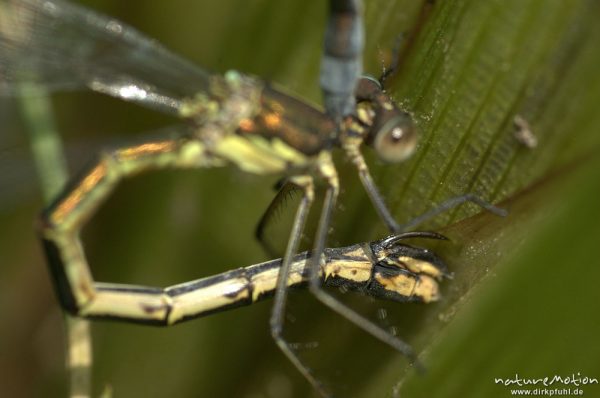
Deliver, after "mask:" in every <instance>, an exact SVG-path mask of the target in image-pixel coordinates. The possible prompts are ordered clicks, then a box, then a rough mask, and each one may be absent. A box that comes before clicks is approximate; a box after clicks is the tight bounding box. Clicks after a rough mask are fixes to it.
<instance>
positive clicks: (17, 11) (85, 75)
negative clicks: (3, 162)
mask: <svg viewBox="0 0 600 398" xmlns="http://www.w3.org/2000/svg"><path fill="white" fill-rule="evenodd" d="M208 76H209V75H208V73H206V72H204V71H202V70H200V69H199V68H197V67H196V66H194V65H193V64H191V63H190V62H188V61H186V60H185V59H183V58H181V57H179V56H177V55H175V54H173V53H171V52H170V51H168V50H166V49H165V48H164V47H162V46H161V45H160V44H159V43H157V42H156V41H155V40H152V39H149V38H148V37H146V36H144V35H142V34H141V33H139V32H138V31H136V30H135V29H133V28H132V27H130V26H127V25H125V24H123V23H122V22H120V21H117V20H115V19H112V18H110V17H107V16H104V15H101V14H98V13H96V12H94V11H92V10H89V9H86V8H83V7H80V6H77V5H74V4H71V3H68V2H66V1H61V0H0V95H23V94H27V93H26V91H27V86H28V85H30V84H37V85H43V86H45V87H46V88H47V89H49V90H72V89H78V88H82V87H88V88H90V89H92V90H94V91H98V92H102V93H105V94H108V95H111V96H114V97H119V98H122V99H124V100H126V101H132V102H138V103H140V104H142V105H144V106H147V107H151V108H154V109H159V110H162V111H165V112H168V113H177V109H178V108H179V104H180V99H181V98H183V97H185V96H190V95H193V94H195V93H197V92H198V91H205V90H206V88H207V83H208Z"/></svg>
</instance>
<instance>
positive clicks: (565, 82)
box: [0, 0, 600, 398]
mask: <svg viewBox="0 0 600 398" xmlns="http://www.w3.org/2000/svg"><path fill="white" fill-rule="evenodd" d="M82 3H85V4H86V5H88V6H91V7H93V8H95V9H97V10H101V11H102V12H105V13H108V14H110V15H113V16H115V17H116V18H118V19H120V20H123V21H125V22H127V23H128V24H130V25H133V26H135V27H136V28H137V29H139V30H141V31H142V32H144V33H146V34H148V35H149V36H151V37H153V38H156V39H158V40H159V41H160V42H162V43H163V44H165V45H166V47H168V48H170V49H172V50H173V51H175V52H176V53H179V54H181V55H183V56H185V57H186V58H189V59H191V60H193V61H194V62H195V63H197V64H198V65H201V66H202V67H203V68H206V69H208V70H211V71H214V72H223V71H225V70H227V69H232V68H234V69H238V70H241V71H244V72H247V73H252V74H255V75H258V76H260V77H262V78H264V79H267V80H271V81H275V82H277V83H279V84H281V85H283V86H285V87H287V88H288V89H289V90H291V91H293V92H296V93H298V94H299V95H300V96H302V97H304V98H307V99H308V100H310V101H312V102H316V103H318V102H319V101H320V94H319V88H318V67H319V59H320V52H321V37H322V34H323V26H324V18H325V4H323V3H324V2H302V1H288V2H276V1H266V0H263V1H258V0H257V1H245V2H244V1H240V0H222V1H220V2H218V3H215V2H208V1H205V2H200V1H197V2H186V1H181V0H174V1H171V2H161V1H154V0H152V1H144V2H119V1H116V0H115V1H85V2H83V1H82ZM365 3H366V4H365V17H366V18H365V19H366V33H367V42H366V51H365V56H364V62H365V70H366V72H367V73H369V74H371V75H374V76H378V75H380V74H381V71H382V65H383V64H389V62H390V59H391V56H392V49H393V47H394V43H395V42H396V40H397V38H398V37H403V38H404V40H403V41H402V42H401V43H402V44H403V46H402V47H401V55H402V59H401V65H400V68H399V70H398V73H397V74H396V75H394V77H393V78H390V79H389V80H388V82H387V84H388V89H389V92H390V94H391V95H392V96H393V97H394V98H395V99H396V100H397V101H398V102H399V103H400V104H401V105H402V107H403V108H404V109H406V110H408V111H410V112H411V113H413V114H414V117H415V119H416V121H417V123H418V126H419V129H420V131H421V140H420V143H419V148H418V151H417V153H416V155H415V156H414V157H413V158H412V159H411V160H409V161H408V162H406V163H403V164H401V165H394V166H390V165H384V164H380V163H378V162H377V161H376V159H374V157H373V156H372V154H370V153H367V155H368V158H369V161H370V163H371V164H372V167H373V172H374V175H375V177H376V180H377V182H378V184H379V186H380V187H381V190H382V192H383V194H384V196H385V197H386V200H387V202H388V203H389V204H390V206H391V208H392V210H393V212H394V214H395V215H396V216H397V218H398V219H399V220H409V219H410V218H412V217H414V216H416V215H419V214H421V213H423V212H424V211H426V210H427V209H430V208H432V207H434V206H435V204H437V203H440V202H442V201H443V200H445V199H447V198H450V197H452V196H455V195H458V194H462V193H465V192H474V193H476V194H478V195H479V196H481V197H483V198H484V199H487V200H489V201H492V202H494V203H496V202H501V204H502V206H504V207H506V208H507V209H508V210H509V211H510V215H509V217H508V218H506V219H498V218H496V217H493V216H490V215H488V214H482V215H478V216H474V217H473V215H475V214H476V213H478V209H476V208H474V207H472V206H469V205H467V206H463V207H462V208H461V209H460V210H458V211H453V212H449V213H448V214H446V215H443V216H440V217H438V218H436V219H435V220H434V221H433V222H432V223H430V224H429V225H426V226H425V227H427V228H432V229H437V230H441V231H442V232H444V233H446V234H447V235H448V236H449V237H450V238H451V242H450V243H444V244H440V245H436V246H432V247H434V248H435V249H436V250H437V252H438V253H439V254H440V255H441V256H442V257H443V258H445V259H446V260H447V262H448V265H449V267H450V269H451V270H452V271H454V272H455V277H454V279H453V280H447V281H444V282H443V289H444V290H443V293H444V298H443V300H442V301H441V302H440V303H436V304H433V305H429V306H421V305H398V304H386V303H374V302H371V301H369V300H363V299H362V298H359V299H358V300H352V298H349V300H350V301H351V303H352V304H353V305H357V306H359V307H360V310H361V311H363V312H364V313H365V315H367V316H370V317H372V318H373V319H375V320H376V321H377V322H380V323H383V325H384V326H385V327H389V328H395V329H396V330H397V331H398V334H399V335H400V336H402V337H403V338H405V339H406V340H408V341H409V342H410V343H411V344H413V345H414V346H415V348H417V349H418V350H419V351H423V352H424V356H423V362H424V364H425V366H426V367H427V369H428V371H427V373H426V374H425V375H416V374H414V373H413V372H412V371H410V370H407V363H406V360H405V359H404V358H401V357H399V356H398V355H396V354H395V353H393V352H390V351H391V350H390V349H388V348H387V347H383V346H381V345H380V344H378V343H377V342H374V341H372V339H371V338H370V337H368V336H367V335H365V334H363V333H360V332H358V331H357V330H356V328H354V327H352V326H351V325H347V324H346V322H343V321H342V320H341V319H340V317H338V316H337V315H334V314H332V313H330V312H328V311H327V310H325V309H323V308H321V307H320V306H318V305H317V304H316V303H314V302H313V301H311V299H310V297H309V296H308V295H303V294H297V295H294V297H292V302H291V303H290V304H291V315H293V316H294V318H295V319H296V322H293V323H290V327H289V328H288V329H289V330H288V332H289V333H290V335H291V336H292V337H291V339H292V340H293V341H301V342H304V343H307V347H308V348H306V349H304V350H303V352H302V355H303V357H305V358H306V359H307V361H309V363H310V365H311V367H313V368H314V369H315V372H316V374H317V376H318V377H320V378H322V379H323V380H324V382H326V383H327V384H328V386H329V387H330V388H331V389H332V391H334V393H335V394H336V396H343V397H345V396H349V397H354V396H364V397H385V396H394V394H396V395H397V394H400V396H402V397H413V396H414V397H421V396H422V397H432V396H436V397H458V396H460V397H469V396H472V397H480V396H497V397H505V396H509V395H510V390H509V388H507V387H502V386H499V385H495V384H494V378H495V377H502V378H508V377H513V376H514V375H515V374H516V373H518V374H519V375H521V376H522V377H531V378H539V377H545V376H548V377H552V376H554V375H556V374H558V375H570V374H571V373H575V374H577V372H581V374H582V375H585V376H589V377H596V378H600V359H599V358H600V344H599V343H598V341H597V336H598V335H600V333H599V332H600V330H599V329H600V322H599V321H600V320H599V319H598V318H599V317H598V310H597V306H598V302H600V300H599V299H600V297H599V295H600V293H598V291H599V289H598V288H597V284H598V282H600V260H598V257H597V256H598V254H597V251H596V250H597V246H598V243H600V226H599V221H600V207H599V206H598V204H599V202H600V112H598V110H597V108H598V105H599V104H600V74H599V73H598V71H599V70H600V25H598V24H597V16H598V15H599V13H600V4H599V3H598V2H597V1H595V0H537V1H536V0H525V1H521V0H512V1H500V0H496V1H493V0H489V1H485V2H481V1H477V0H447V1H438V2H431V1H415V0H397V1H388V0H376V1H366V2H365ZM52 99H53V108H54V112H55V115H54V116H55V119H56V122H57V127H58V130H59V131H60V134H61V136H62V137H63V138H64V140H65V143H66V145H67V153H68V158H69V162H70V166H71V170H72V171H73V172H74V171H76V170H77V169H78V167H80V166H81V165H82V164H84V163H85V162H86V160H87V159H90V158H92V157H93V152H94V150H95V149H97V147H98V145H100V144H102V143H118V142H119V141H120V140H123V139H124V137H125V138H126V137H130V136H133V135H138V134H142V133H143V132H145V131H151V130H155V129H158V128H160V127H163V126H168V125H169V124H170V123H172V122H173V120H171V119H169V118H167V117H165V116H162V115H159V114H156V113H154V112H151V111H147V110H144V109H141V108H139V107H137V106H135V105H131V104H127V103H124V102H122V101H118V100H114V99H111V98H106V97H103V96H100V95H97V94H93V93H66V94H65V93H61V94H57V95H55V96H53V98H52ZM0 104H1V105H2V107H1V109H0V123H1V126H2V131H3V132H2V134H1V135H0V136H1V137H2V138H1V140H0V155H1V156H0V171H1V173H0V174H2V177H1V178H0V182H1V184H2V185H0V187H1V189H2V192H0V196H1V198H0V205H1V206H2V208H1V209H0V266H1V268H0V272H1V274H0V275H1V276H0V310H1V312H0V313H1V314H2V315H3V319H2V322H1V323H0V324H1V325H2V326H1V327H0V391H1V392H2V393H1V394H0V395H2V396H10V397H26V396H43V397H58V396H65V395H66V393H67V376H66V373H65V370H64V331H63V318H62V314H61V312H60V309H59V308H58V306H57V304H56V301H55V298H54V296H53V292H52V290H51V285H50V282H49V276H48V274H47V271H46V267H45V264H44V260H43V256H42V253H41V251H40V247H39V244H38V242H37V240H36V239H35V236H34V233H33V224H34V220H35V216H36V214H37V212H38V211H39V209H40V208H42V199H41V194H40V193H39V187H38V183H37V181H36V178H35V175H34V172H33V168H32V165H31V157H30V156H28V155H27V154H28V149H27V145H28V144H27V138H26V135H25V132H24V131H25V130H24V129H25V128H26V127H25V126H26V125H27V120H24V118H23V117H22V116H21V114H20V113H19V108H18V104H17V103H15V102H11V101H7V100H4V99H3V100H2V102H0ZM515 115H521V116H523V117H524V118H525V119H526V120H528V121H529V123H530V125H531V127H532V130H533V132H534V133H535V135H536V136H537V138H538V141H539V145H538V147H537V148H535V149H528V148H526V147H524V146H523V145H522V144H520V143H519V142H518V141H517V140H516V139H515V138H514V131H515V127H514V125H513V119H514V116H515ZM367 152H368V151H367ZM338 164H339V171H340V176H341V178H342V187H343V193H342V197H341V199H340V205H339V207H338V209H336V215H335V222H334V225H333V228H332V232H331V235H330V239H329V246H337V245H345V244H351V243H355V242H358V241H363V240H370V239H375V238H379V237H381V236H383V235H385V233H386V231H385V229H384V228H383V227H382V225H381V223H380V221H379V220H378V219H377V217H376V215H375V214H374V212H373V210H372V208H371V206H370V204H369V201H368V199H367V198H366V196H365V194H364V192H363V190H362V188H361V187H360V184H359V182H358V180H357V178H356V176H355V175H354V170H353V169H352V167H351V166H350V165H348V164H346V163H345V162H344V161H343V159H341V157H340V162H338ZM275 181H276V178H275V177H272V178H258V177H256V176H250V175H246V174H243V173H241V172H240V171H237V170H233V169H223V170H201V171H199V172H195V171H185V172H175V171H166V172H160V173H153V174H149V175H144V176H141V177H139V178H135V179H133V180H131V181H128V182H127V184H124V185H123V186H122V187H120V188H119V190H118V191H117V192H116V194H115V195H114V196H113V197H112V198H111V199H110V200H109V202H108V203H107V204H106V206H105V207H104V208H102V209H101V211H100V214H99V215H98V216H97V217H96V218H95V219H94V220H93V222H92V223H91V224H90V225H89V226H88V227H87V228H86V230H85V234H84V237H85V243H86V249H87V253H88V255H89V258H90V262H91V263H92V265H93V268H94V269H93V272H94V276H95V277H96V279H97V280H102V281H114V282H131V283H139V284H151V285H159V286H166V285H170V284H174V283H178V282H182V281H187V280H191V279H195V278H199V277H202V276H206V275H211V274H214V273H216V272H221V271H225V270H227V269H231V268H234V267H239V266H244V265H249V264H253V263H256V262H259V261H263V260H265V259H266V258H265V255H264V254H263V253H262V251H261V249H260V247H259V245H258V244H257V243H256V242H255V241H254V239H253V237H252V234H253V229H254V226H255V223H256V221H257V220H258V218H259V217H260V215H261V214H262V211H263V210H264V208H265V207H266V206H267V204H268V203H269V200H270V198H271V196H272V194H273V191H272V186H273V184H274V183H275ZM317 207H318V206H317ZM315 210H316V209H315ZM288 212H292V208H291V207H290V209H288ZM314 213H317V212H316V211H315V212H314ZM461 220H462V221H461ZM310 236H311V235H310V234H307V239H306V242H310ZM419 243H421V242H419ZM426 243H427V242H423V244H426ZM269 311H270V305H269V302H265V303H261V304H258V305H256V306H252V307H248V308H243V309H238V310H235V311H231V312H229V313H225V314H218V315H215V316H211V317H208V318H203V319H198V320H195V321H191V322H188V323H186V324H182V325H179V326H176V327H173V328H166V329H158V328H149V327H144V326H137V325H122V324H118V323H110V322H94V323H93V326H92V331H93V337H94V340H93V344H94V356H95V361H94V370H93V381H94V395H96V396H97V395H98V394H100V392H101V391H102V390H103V389H104V387H105V386H106V385H110V386H111V387H112V389H113V390H114V396H116V397H119V396H126V397H137V396H140V397H141V396H144V397H148V396H156V397H162V396H203V397H204V396H206V397H232V396H234V397H277V398H286V397H306V396H313V395H314V393H313V392H312V391H311V389H310V388H309V386H308V385H307V383H306V382H305V381H304V380H303V379H302V377H301V376H300V375H299V374H298V373H297V372H296V371H295V369H294V368H293V367H292V365H291V364H289V363H288V362H287V361H286V360H285V359H284V357H283V355H282V354H281V353H280V352H279V351H278V349H277V348H276V346H275V344H274V343H273V342H272V340H271V339H270V334H269V330H268V317H269ZM382 314H386V316H385V317H384V316H382ZM315 342H316V344H313V343H315ZM553 387H555V386H553ZM558 387H562V386H558ZM582 389H583V390H584V392H585V394H586V396H600V388H599V387H598V386H597V385H593V386H583V387H582Z"/></svg>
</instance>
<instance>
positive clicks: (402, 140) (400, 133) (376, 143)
mask: <svg viewBox="0 0 600 398" xmlns="http://www.w3.org/2000/svg"><path fill="white" fill-rule="evenodd" d="M416 146H417V131H416V128H415V125H414V124H413V122H412V120H411V118H410V116H409V115H408V114H403V115H398V116H396V117H394V118H392V119H390V120H388V121H387V122H386V123H384V124H383V126H381V128H380V129H379V130H378V131H377V132H376V133H375V138H374V139H373V148H375V151H376V152H377V155H378V156H379V158H380V159H381V160H383V161H385V162H389V163H398V162H401V161H403V160H405V159H407V158H408V157H409V156H410V155H412V153H413V152H414V151H415V147H416Z"/></svg>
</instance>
